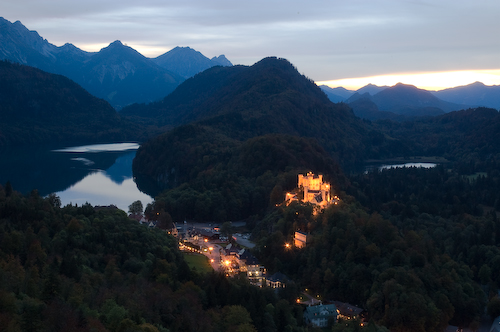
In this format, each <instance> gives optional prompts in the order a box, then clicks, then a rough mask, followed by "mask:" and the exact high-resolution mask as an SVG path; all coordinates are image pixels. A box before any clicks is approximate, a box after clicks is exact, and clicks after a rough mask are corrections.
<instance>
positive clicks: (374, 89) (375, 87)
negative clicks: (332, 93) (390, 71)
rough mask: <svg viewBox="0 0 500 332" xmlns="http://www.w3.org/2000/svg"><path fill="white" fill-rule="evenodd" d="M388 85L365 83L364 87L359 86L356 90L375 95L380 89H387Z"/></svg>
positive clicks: (360, 92)
mask: <svg viewBox="0 0 500 332" xmlns="http://www.w3.org/2000/svg"><path fill="white" fill-rule="evenodd" d="M387 88H388V86H387V85H384V86H378V85H375V84H371V83H370V84H367V85H365V86H364V87H362V88H359V89H358V90H356V92H357V93H359V94H360V95H362V94H364V93H366V92H368V93H369V94H370V95H372V96H373V95H376V94H377V93H379V92H381V91H384V90H385V89H387Z"/></svg>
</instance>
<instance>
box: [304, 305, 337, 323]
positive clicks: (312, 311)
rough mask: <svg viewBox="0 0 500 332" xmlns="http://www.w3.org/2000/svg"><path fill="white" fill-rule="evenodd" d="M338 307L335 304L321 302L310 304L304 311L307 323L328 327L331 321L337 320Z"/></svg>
mask: <svg viewBox="0 0 500 332" xmlns="http://www.w3.org/2000/svg"><path fill="white" fill-rule="evenodd" d="M337 315H338V313H337V307H336V306H335V304H319V305H315V306H308V307H307V308H306V310H305V312H304V321H305V323H306V325H313V326H316V327H328V324H329V323H333V322H335V321H337Z"/></svg>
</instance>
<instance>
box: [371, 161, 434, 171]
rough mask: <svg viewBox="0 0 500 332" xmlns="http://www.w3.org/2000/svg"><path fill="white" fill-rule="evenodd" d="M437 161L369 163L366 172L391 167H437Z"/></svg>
mask: <svg viewBox="0 0 500 332" xmlns="http://www.w3.org/2000/svg"><path fill="white" fill-rule="evenodd" d="M436 165H437V164H436V163H404V164H382V165H381V164H377V165H369V166H366V168H365V172H369V171H373V170H375V169H376V170H379V171H381V170H384V169H391V168H402V167H421V168H433V167H436Z"/></svg>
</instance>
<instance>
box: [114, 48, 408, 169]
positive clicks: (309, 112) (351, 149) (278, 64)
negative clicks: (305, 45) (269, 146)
mask: <svg viewBox="0 0 500 332" xmlns="http://www.w3.org/2000/svg"><path fill="white" fill-rule="evenodd" d="M120 113H121V114H122V115H124V116H126V117H127V118H129V119H133V120H134V121H136V122H140V121H143V122H146V123H150V124H158V125H160V126H161V125H163V126H170V127H175V126H179V125H182V124H186V123H192V122H198V123H200V124H203V125H205V126H209V127H210V128H212V129H214V130H217V131H218V132H219V133H221V134H223V135H226V136H228V137H230V138H233V139H238V140H245V139H248V138H251V137H255V136H259V135H264V134H270V133H279V134H289V135H295V136H302V137H312V138H315V139H317V140H318V141H319V143H320V144H321V145H322V146H323V147H324V148H325V150H326V151H327V152H328V153H330V154H331V155H332V156H333V157H334V159H336V160H337V161H339V162H340V163H342V164H349V163H353V162H355V161H358V160H361V159H363V158H365V157H366V154H367V153H368V151H369V153H370V154H371V157H379V155H381V154H382V155H386V154H389V153H396V154H397V153H398V152H399V151H398V149H400V147H398V146H394V145H392V146H390V147H389V146H388V144H389V142H388V141H387V140H386V139H385V137H384V136H383V135H381V134H379V133H377V132H374V131H372V130H371V129H370V127H368V126H367V125H366V124H365V123H364V122H363V121H362V120H360V119H359V118H356V117H355V116H354V114H353V113H352V111H351V110H350V108H349V107H348V106H347V105H344V104H333V103H331V102H330V101H329V100H328V98H327V97H326V95H325V94H324V93H323V92H322V91H321V89H320V88H319V87H318V86H316V85H315V84H314V83H313V82H312V81H311V80H309V79H308V78H306V77H304V76H303V75H301V74H299V73H298V71H297V70H296V69H295V67H294V66H293V65H292V64H290V63H289V62H288V61H287V60H284V59H277V58H265V59H263V60H261V61H259V62H257V63H256V64H254V65H253V66H250V67H245V66H235V67H216V68H211V69H208V70H206V71H205V72H203V73H201V74H198V75H196V76H195V77H193V78H191V79H188V80H187V81H185V82H184V83H183V84H181V85H180V86H179V87H178V88H177V89H176V90H175V91H174V92H172V93H171V94H170V95H169V96H167V97H166V98H165V99H164V100H162V101H161V102H157V103H152V104H149V105H133V106H131V107H127V108H125V109H123V110H122V111H121V112H120ZM391 142H392V141H391Z"/></svg>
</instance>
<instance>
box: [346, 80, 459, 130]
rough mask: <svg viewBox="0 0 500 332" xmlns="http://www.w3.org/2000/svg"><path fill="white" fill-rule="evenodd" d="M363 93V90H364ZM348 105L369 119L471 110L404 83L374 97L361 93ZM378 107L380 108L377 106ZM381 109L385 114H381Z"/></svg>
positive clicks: (410, 116) (396, 118)
mask: <svg viewBox="0 0 500 332" xmlns="http://www.w3.org/2000/svg"><path fill="white" fill-rule="evenodd" d="M360 90H361V91H363V88H362V89H360ZM360 90H358V91H360ZM365 91H366V89H365ZM360 98H363V99H365V100H364V102H360V101H359V99H360ZM346 102H347V103H348V104H349V105H350V106H351V107H352V108H353V111H354V113H355V114H356V115H358V116H360V117H362V118H365V119H368V120H378V119H392V120H396V121H402V120H405V119H410V118H414V117H422V116H436V115H440V114H444V113H448V112H451V111H456V110H459V109H464V108H467V106H466V105H459V104H454V103H450V102H447V101H444V100H441V99H439V98H437V97H436V96H434V95H433V94H432V93H431V92H429V91H427V90H423V89H418V88H417V87H415V86H413V85H407V84H402V83H398V84H396V85H394V86H392V87H389V88H386V89H384V90H382V91H380V92H378V93H376V94H375V95H373V96H372V95H370V94H369V93H368V92H365V93H364V94H360V93H359V92H357V93H356V94H354V95H353V96H351V97H350V98H349V99H347V100H346ZM374 105H375V106H376V109H375V108H374V107H373V106H374ZM377 110H378V111H380V112H385V113H382V114H379V113H378V112H377Z"/></svg>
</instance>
